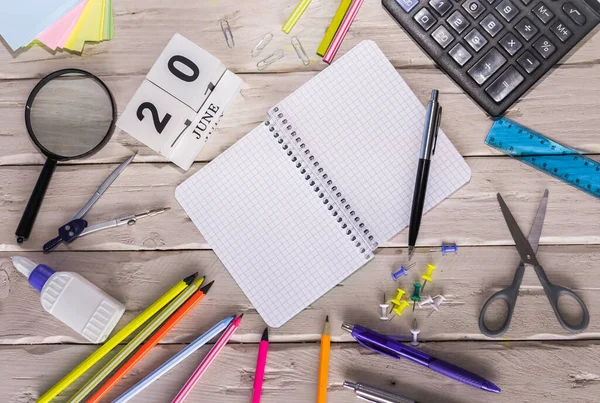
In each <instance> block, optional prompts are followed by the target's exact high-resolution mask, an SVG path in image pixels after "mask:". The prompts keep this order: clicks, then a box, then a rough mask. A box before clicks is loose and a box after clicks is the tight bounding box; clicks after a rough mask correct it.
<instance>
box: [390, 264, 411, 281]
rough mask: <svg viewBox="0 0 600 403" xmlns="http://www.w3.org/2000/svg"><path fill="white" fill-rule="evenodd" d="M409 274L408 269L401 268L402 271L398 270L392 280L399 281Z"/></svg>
mask: <svg viewBox="0 0 600 403" xmlns="http://www.w3.org/2000/svg"><path fill="white" fill-rule="evenodd" d="M407 274H408V270H406V267H404V266H400V270H398V271H397V272H395V273H392V280H394V281H396V280H398V277H400V276H406V275H407Z"/></svg>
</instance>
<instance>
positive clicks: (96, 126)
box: [15, 69, 117, 243]
mask: <svg viewBox="0 0 600 403" xmlns="http://www.w3.org/2000/svg"><path fill="white" fill-rule="evenodd" d="M116 111H117V108H116V106H115V101H114V98H113V96H112V94H111V93H110V90H109V89H108V87H107V86H106V84H104V83H103V82H102V81H101V80H100V79H99V78H98V77H96V76H94V75H93V74H91V73H88V72H87V71H84V70H79V69H64V70H59V71H55V72H54V73H51V74H49V75H48V76H46V77H44V78H43V79H42V81H40V82H39V83H38V84H37V85H36V86H35V88H34V89H33V91H31V94H30V95H29V98H28V99H27V104H26V105H25V124H26V125H27V132H28V133H29V136H30V137H31V140H32V141H33V143H34V144H35V145H36V146H37V147H38V148H39V150H40V151H41V152H42V154H44V155H45V156H46V157H48V159H47V160H46V163H45V164H44V168H43V169H42V172H41V173H40V177H39V178H38V180H37V183H36V184H35V188H34V189H33V192H32V193H31V197H30V198H29V202H28V203H27V207H26V208H25V212H23V216H22V217H21V221H20V222H19V226H18V227H17V231H16V233H15V235H16V236H17V242H18V243H23V242H24V241H25V240H27V238H29V235H30V234H31V229H32V228H33V224H34V222H35V218H36V216H37V214H38V211H39V209H40V206H41V205H42V200H43V199H44V195H45V193H46V189H47V188H48V184H49V183H50V179H51V178H52V174H53V173H54V169H55V168H56V164H57V163H58V162H59V161H68V160H73V159H78V158H84V157H88V156H90V155H93V154H95V153H96V152H98V151H99V150H100V149H101V148H102V147H104V145H105V144H106V143H107V142H108V140H109V139H110V137H111V135H112V133H113V131H114V128H115V120H116V114H117V112H116Z"/></svg>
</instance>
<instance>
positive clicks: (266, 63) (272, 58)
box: [256, 50, 283, 71]
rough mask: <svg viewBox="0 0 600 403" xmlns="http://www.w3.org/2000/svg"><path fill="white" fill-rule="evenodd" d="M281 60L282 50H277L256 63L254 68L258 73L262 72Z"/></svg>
mask: <svg viewBox="0 0 600 403" xmlns="http://www.w3.org/2000/svg"><path fill="white" fill-rule="evenodd" d="M281 58H283V50H278V51H277V52H275V53H271V54H270V55H269V56H267V57H265V58H264V59H262V60H261V61H260V62H258V63H256V67H257V68H258V70H259V71H263V70H264V69H266V68H267V67H268V66H269V65H271V64H273V63H275V62H276V61H277V60H279V59H281Z"/></svg>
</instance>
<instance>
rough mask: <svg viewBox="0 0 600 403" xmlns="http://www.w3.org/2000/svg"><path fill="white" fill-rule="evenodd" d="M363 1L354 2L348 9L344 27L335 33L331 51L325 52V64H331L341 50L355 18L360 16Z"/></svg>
mask: <svg viewBox="0 0 600 403" xmlns="http://www.w3.org/2000/svg"><path fill="white" fill-rule="evenodd" d="M363 1H364V0H354V1H353V2H352V5H351V6H350V8H349V9H348V12H347V13H346V16H345V17H344V21H342V25H340V27H339V28H338V30H337V32H336V33H335V36H334V37H333V41H331V45H329V49H327V52H325V56H323V61H324V62H325V63H331V61H332V60H333V58H334V57H335V54H336V53H337V51H338V49H339V48H340V45H341V44H342V41H343V40H344V37H345V36H346V34H347V33H348V30H349V29H350V25H352V21H354V17H356V14H358V10H359V9H360V6H361V5H362V3H363Z"/></svg>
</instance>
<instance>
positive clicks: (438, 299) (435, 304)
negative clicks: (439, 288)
mask: <svg viewBox="0 0 600 403" xmlns="http://www.w3.org/2000/svg"><path fill="white" fill-rule="evenodd" d="M433 300H434V301H433V304H431V307H432V308H433V310H432V311H431V313H430V314H429V315H431V314H432V313H433V311H437V312H439V310H440V306H441V305H442V304H443V303H444V302H445V301H448V300H447V299H446V297H444V296H443V295H436V296H435V297H434V298H433ZM429 315H427V316H429Z"/></svg>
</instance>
